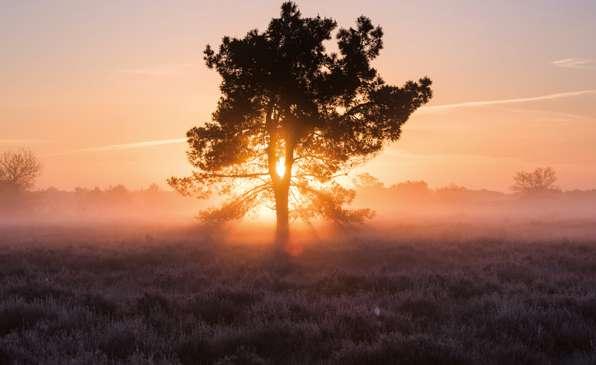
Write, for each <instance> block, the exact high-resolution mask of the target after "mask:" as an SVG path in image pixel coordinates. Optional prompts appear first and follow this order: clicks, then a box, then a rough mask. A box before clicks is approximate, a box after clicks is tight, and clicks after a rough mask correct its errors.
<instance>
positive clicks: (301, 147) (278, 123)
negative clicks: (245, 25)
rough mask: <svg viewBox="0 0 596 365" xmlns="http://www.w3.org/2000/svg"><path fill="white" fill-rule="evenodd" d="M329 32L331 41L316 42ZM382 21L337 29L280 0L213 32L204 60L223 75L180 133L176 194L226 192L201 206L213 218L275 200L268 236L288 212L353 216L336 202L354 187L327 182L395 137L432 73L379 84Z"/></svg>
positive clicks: (282, 231)
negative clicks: (256, 22)
mask: <svg viewBox="0 0 596 365" xmlns="http://www.w3.org/2000/svg"><path fill="white" fill-rule="evenodd" d="M333 38H335V41H336V45H337V47H336V48H337V51H336V52H330V51H328V49H327V42H329V43H330V42H331V41H332V39H333ZM382 48H383V30H382V29H381V27H379V26H375V25H373V23H372V21H371V20H370V19H369V18H367V17H365V16H361V17H359V18H358V19H357V20H356V24H355V26H353V27H350V28H341V29H339V30H337V23H336V22H335V20H333V19H330V18H323V17H320V16H316V17H304V16H302V14H301V13H300V11H299V10H298V7H297V6H296V4H294V3H292V2H285V3H283V4H282V6H281V14H280V16H279V17H278V18H274V19H272V20H271V22H270V23H269V25H268V27H267V29H265V30H264V31H263V32H260V31H258V30H251V31H249V32H248V33H247V34H246V35H245V36H244V37H242V38H233V37H227V36H226V37H224V38H223V40H222V43H221V45H220V46H219V48H218V49H217V50H215V49H213V48H212V47H211V46H209V45H208V46H207V47H206V49H205V52H204V55H205V57H204V59H205V62H206V64H207V66H208V67H209V68H212V69H215V70H216V71H217V72H218V73H219V75H220V76H221V78H222V82H221V85H220V90H221V97H220V99H219V102H218V106H217V109H216V111H215V112H214V113H213V115H212V120H211V121H209V122H207V123H204V124H203V125H201V126H197V127H194V128H192V129H191V130H190V131H188V133H187V137H188V143H189V150H188V158H189V161H190V163H191V164H192V165H193V166H194V167H195V168H196V170H195V172H194V173H193V174H192V176H188V177H183V178H176V177H173V178H171V179H170V180H169V183H170V184H171V185H172V186H173V187H175V188H176V189H177V190H178V191H180V192H181V193H183V194H186V195H196V196H199V197H207V196H209V195H210V194H214V193H215V194H218V195H220V196H221V195H228V196H230V200H229V201H228V203H226V204H224V205H223V206H222V207H220V208H217V209H212V210H209V211H207V212H204V213H203V214H202V217H203V218H205V219H210V220H216V221H224V220H228V219H235V218H239V217H241V216H243V215H244V214H245V213H246V212H247V211H248V210H249V209H250V208H252V207H253V206H255V204H257V203H260V202H264V201H265V202H267V201H269V202H274V204H275V210H276V216H277V226H278V237H282V240H283V237H284V236H286V237H287V230H288V218H292V217H303V218H305V219H306V217H309V218H312V217H315V216H323V217H325V218H330V219H333V220H334V221H336V222H338V223H345V222H351V221H359V220H362V219H364V218H366V217H367V216H369V215H370V211H368V210H348V209H345V208H344V204H345V203H349V202H350V201H351V200H352V199H353V197H354V193H353V191H351V190H349V189H346V188H344V187H342V186H341V185H340V184H339V183H337V182H336V181H335V178H336V177H337V176H339V175H344V174H345V173H347V172H348V171H349V170H350V169H351V168H353V167H354V166H355V165H357V164H360V163H362V162H364V161H366V160H367V159H369V158H370V157H371V156H373V155H374V154H375V153H378V152H379V151H381V149H382V148H383V146H384V145H385V144H386V143H387V142H395V141H397V140H398V139H399V137H400V135H401V127H402V125H403V124H404V123H405V122H406V121H407V120H408V118H409V117H410V115H411V114H412V113H413V112H414V111H415V110H416V109H417V108H419V107H420V106H422V105H423V104H425V103H427V102H428V101H429V99H430V98H431V97H432V91H431V88H430V86H431V80H430V79H429V78H426V77H424V78H421V79H420V80H418V81H417V82H414V81H408V82H406V83H405V84H404V85H403V86H394V85H390V84H387V83H386V82H385V81H384V80H383V79H382V78H381V77H380V75H379V74H378V72H377V70H376V69H375V68H374V67H373V65H372V62H373V60H374V59H375V58H376V57H377V56H378V55H379V53H380V51H381V49H382Z"/></svg>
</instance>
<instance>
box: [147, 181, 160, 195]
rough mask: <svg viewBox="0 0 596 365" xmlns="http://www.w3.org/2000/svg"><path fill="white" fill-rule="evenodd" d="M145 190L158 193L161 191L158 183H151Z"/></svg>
mask: <svg viewBox="0 0 596 365" xmlns="http://www.w3.org/2000/svg"><path fill="white" fill-rule="evenodd" d="M145 192H147V193H149V194H158V193H159V192H161V189H160V188H159V185H157V184H155V183H153V184H151V185H149V187H148V188H147V189H146V190H145Z"/></svg>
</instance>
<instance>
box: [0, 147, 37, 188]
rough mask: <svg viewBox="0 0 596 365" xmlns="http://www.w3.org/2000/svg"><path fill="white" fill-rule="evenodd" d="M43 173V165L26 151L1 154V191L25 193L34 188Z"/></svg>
mask: <svg viewBox="0 0 596 365" xmlns="http://www.w3.org/2000/svg"><path fill="white" fill-rule="evenodd" d="M40 172H41V163H40V162H39V160H38V159H37V157H35V155H34V154H33V153H32V152H31V151H29V150H26V149H22V150H18V151H6V152H3V153H2V154H0V189H2V190H11V191H25V190H28V189H30V188H32V187H33V185H34V183H35V179H36V178H37V177H38V176H39V174H40Z"/></svg>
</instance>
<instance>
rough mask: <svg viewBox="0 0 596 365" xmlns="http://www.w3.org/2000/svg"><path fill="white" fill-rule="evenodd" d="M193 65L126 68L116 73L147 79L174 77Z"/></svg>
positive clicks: (176, 64)
mask: <svg viewBox="0 0 596 365" xmlns="http://www.w3.org/2000/svg"><path fill="white" fill-rule="evenodd" d="M191 66H192V64H190V63H173V64H163V65H155V66H148V67H138V68H124V69H120V70H117V71H116V72H118V73H120V74H127V75H132V76H145V77H153V76H172V75H176V74H179V73H181V72H183V71H184V70H185V69H187V68H189V67H191Z"/></svg>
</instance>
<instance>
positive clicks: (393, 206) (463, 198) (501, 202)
mask: <svg viewBox="0 0 596 365" xmlns="http://www.w3.org/2000/svg"><path fill="white" fill-rule="evenodd" d="M355 186H356V187H355V189H356V199H355V201H354V202H353V205H354V206H356V207H367V208H371V209H373V210H375V211H376V219H380V220H385V221H391V220H400V221H403V220H408V219H416V220H420V219H424V218H428V219H431V218H432V219H437V218H447V219H458V220H482V219H490V220H494V219H499V220H508V219H520V218H531V219H532V218H535V219H547V220H555V219H556V220H564V219H596V190H573V191H562V190H557V189H551V190H545V191H542V192H532V193H503V192H497V191H490V190H484V189H482V190H472V189H468V188H465V187H461V186H456V185H449V186H445V187H439V188H436V189H432V188H430V187H429V186H428V184H427V183H426V182H424V181H406V182H401V183H398V184H394V185H391V186H385V185H383V184H382V183H380V182H379V181H378V180H376V179H374V178H372V177H370V176H369V177H364V178H362V177H361V178H360V179H359V180H357V181H355ZM0 203H1V204H0V222H1V223H11V222H20V221H47V222H52V221H55V222H69V221H81V222H85V221H89V222H96V221H102V220H103V221H111V220H123V219H126V220H131V221H151V222H155V221H164V222H166V221H167V222H171V221H173V220H174V221H176V220H178V221H189V220H191V219H192V218H193V217H194V216H196V214H197V213H198V211H200V210H201V209H203V208H206V207H208V206H209V205H210V202H209V201H203V200H197V199H193V198H186V197H183V196H181V195H179V194H177V193H176V192H173V191H167V190H162V189H160V188H159V187H158V186H157V185H155V184H153V185H151V186H149V187H148V188H146V189H141V190H129V189H127V188H126V187H125V186H123V185H116V186H112V187H109V188H106V189H100V188H93V189H88V188H76V189H74V190H72V191H63V190H58V189H56V188H48V189H45V190H37V191H15V190H10V189H9V190H1V189H0Z"/></svg>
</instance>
